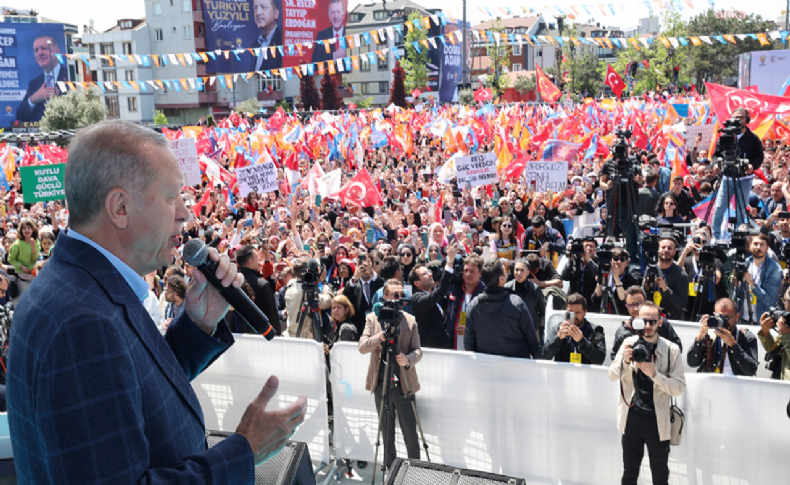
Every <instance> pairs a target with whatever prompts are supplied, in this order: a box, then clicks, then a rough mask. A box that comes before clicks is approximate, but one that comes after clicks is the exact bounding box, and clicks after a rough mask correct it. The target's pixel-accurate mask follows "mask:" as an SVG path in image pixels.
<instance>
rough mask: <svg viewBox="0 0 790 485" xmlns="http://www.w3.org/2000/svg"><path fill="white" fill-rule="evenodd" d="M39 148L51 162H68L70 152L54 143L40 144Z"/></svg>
mask: <svg viewBox="0 0 790 485" xmlns="http://www.w3.org/2000/svg"><path fill="white" fill-rule="evenodd" d="M39 150H40V151H41V154H42V155H44V158H46V159H47V160H49V161H50V163H66V160H67V159H68V158H69V152H67V151H66V150H64V149H62V148H60V147H57V146H54V145H39Z"/></svg>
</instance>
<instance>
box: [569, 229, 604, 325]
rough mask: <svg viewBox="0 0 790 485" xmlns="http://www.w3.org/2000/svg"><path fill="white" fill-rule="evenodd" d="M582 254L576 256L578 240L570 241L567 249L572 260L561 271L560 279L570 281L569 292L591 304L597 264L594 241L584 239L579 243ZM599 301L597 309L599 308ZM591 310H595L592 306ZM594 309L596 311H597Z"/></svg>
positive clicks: (596, 277) (596, 275)
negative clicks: (579, 294) (576, 294)
mask: <svg viewBox="0 0 790 485" xmlns="http://www.w3.org/2000/svg"><path fill="white" fill-rule="evenodd" d="M581 244H582V249H583V253H582V254H581V255H579V254H578V249H579V248H578V246H579V240H578V239H576V240H572V241H571V245H570V247H569V248H568V252H569V256H568V257H569V258H572V259H571V260H570V261H569V262H568V264H566V265H565V267H564V268H563V269H562V279H563V280H564V281H570V283H571V284H570V287H569V292H570V293H581V295H582V296H583V297H584V299H585V300H587V301H589V302H592V298H593V292H594V291H595V286H596V284H597V283H596V281H597V279H598V264H597V263H596V262H595V239H593V238H592V237H590V238H584V241H583V242H582V243H581ZM600 305H601V303H600V301H599V302H598V307H597V308H600ZM591 306H593V308H596V307H595V306H594V305H591ZM597 308H596V309H597Z"/></svg>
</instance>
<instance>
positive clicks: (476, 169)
mask: <svg viewBox="0 0 790 485" xmlns="http://www.w3.org/2000/svg"><path fill="white" fill-rule="evenodd" d="M455 169H456V174H457V175H456V177H457V180H458V188H459V189H463V188H465V187H467V186H471V187H479V186H481V185H488V184H495V183H497V180H498V179H497V173H496V153H479V154H477V155H469V156H466V157H457V158H456V159H455Z"/></svg>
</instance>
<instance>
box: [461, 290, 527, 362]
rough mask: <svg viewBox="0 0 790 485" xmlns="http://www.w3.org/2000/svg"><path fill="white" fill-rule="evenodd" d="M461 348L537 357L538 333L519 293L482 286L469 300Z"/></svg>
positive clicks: (522, 356)
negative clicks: (470, 300) (481, 289)
mask: <svg viewBox="0 0 790 485" xmlns="http://www.w3.org/2000/svg"><path fill="white" fill-rule="evenodd" d="M464 349H465V350H468V351H471V352H482V353H485V354H493V355H503V356H505V357H521V358H527V359H528V358H533V359H538V358H540V344H539V343H538V334H537V332H536V331H535V327H534V326H533V325H532V317H531V316H530V314H529V310H527V306H526V304H525V303H524V301H522V300H521V298H520V297H518V296H516V295H511V294H510V293H508V291H507V290H506V289H505V288H503V287H496V288H486V289H485V291H483V293H482V294H480V295H479V296H477V297H476V298H475V299H474V300H472V302H471V303H470V304H469V307H468V308H467V316H466V334H465V335H464Z"/></svg>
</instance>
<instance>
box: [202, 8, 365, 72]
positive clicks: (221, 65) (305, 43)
mask: <svg viewBox="0 0 790 485" xmlns="http://www.w3.org/2000/svg"><path fill="white" fill-rule="evenodd" d="M201 2H202V6H203V20H204V22H205V24H206V48H207V49H208V51H209V52H213V51H214V50H216V49H223V50H228V49H233V50H234V51H236V52H234V53H231V54H230V55H229V56H228V58H227V59H226V58H225V56H223V55H215V56H214V57H215V58H214V59H211V60H209V63H208V66H207V67H206V72H207V73H239V72H252V71H266V70H270V69H280V68H283V67H293V66H298V65H299V64H305V63H311V62H325V61H333V60H334V59H339V58H343V57H347V56H349V55H350V54H349V52H348V51H349V49H351V48H352V47H354V46H350V45H348V43H347V39H346V38H345V37H346V36H347V35H348V34H347V33H346V18H347V0H235V1H234V0H201ZM357 35H359V34H357ZM330 39H331V40H332V41H333V43H331V44H329V46H328V47H329V49H328V52H327V47H326V46H325V45H324V43H323V42H320V41H323V40H326V41H329V40H330ZM316 41H318V42H319V43H318V44H316ZM250 50H252V52H250Z"/></svg>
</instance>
